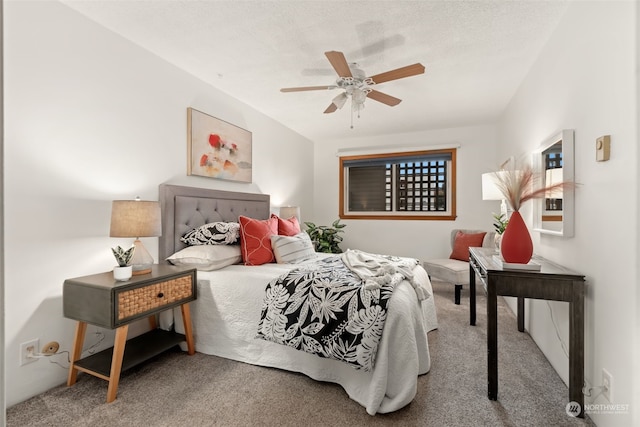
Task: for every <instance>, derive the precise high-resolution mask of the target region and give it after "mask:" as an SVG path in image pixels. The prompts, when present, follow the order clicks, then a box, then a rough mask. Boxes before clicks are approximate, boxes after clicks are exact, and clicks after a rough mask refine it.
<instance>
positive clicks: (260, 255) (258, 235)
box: [238, 215, 278, 265]
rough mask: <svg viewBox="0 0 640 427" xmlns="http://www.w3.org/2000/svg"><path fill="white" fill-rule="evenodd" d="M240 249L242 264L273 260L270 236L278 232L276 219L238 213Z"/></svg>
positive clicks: (256, 263)
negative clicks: (258, 217)
mask: <svg viewBox="0 0 640 427" xmlns="http://www.w3.org/2000/svg"><path fill="white" fill-rule="evenodd" d="M238 221H239V222H240V250H241V252H242V261H243V262H244V265H262V264H266V263H268V262H273V261H274V260H275V256H274V255H273V249H271V236H273V235H274V234H276V235H277V234H278V220H277V219H275V218H269V219H265V220H261V219H254V218H249V217H246V216H242V215H240V216H239V217H238Z"/></svg>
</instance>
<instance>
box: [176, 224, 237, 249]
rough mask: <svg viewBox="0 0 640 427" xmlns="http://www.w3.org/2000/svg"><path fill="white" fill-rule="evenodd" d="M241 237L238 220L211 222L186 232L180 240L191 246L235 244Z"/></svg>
mask: <svg viewBox="0 0 640 427" xmlns="http://www.w3.org/2000/svg"><path fill="white" fill-rule="evenodd" d="M239 238H240V224H239V223H237V222H210V223H209V224H205V225H201V226H200V227H198V228H194V229H193V230H191V231H189V232H188V233H186V234H185V235H184V236H182V237H181V238H180V240H181V241H182V242H184V243H186V244H187V245H189V246H196V245H233V244H234V243H238V239H239Z"/></svg>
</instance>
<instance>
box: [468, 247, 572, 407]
mask: <svg viewBox="0 0 640 427" xmlns="http://www.w3.org/2000/svg"><path fill="white" fill-rule="evenodd" d="M494 255H497V253H496V252H495V250H494V249H485V248H469V304H470V323H471V325H475V324H476V274H477V275H478V277H479V278H480V280H481V281H482V283H483V284H484V287H485V289H486V291H487V358H488V383H489V392H488V395H489V399H491V400H497V399H498V299H497V298H498V295H502V296H510V297H517V298H518V310H517V311H518V330H519V331H520V332H524V299H525V298H534V299H543V300H553V301H565V302H568V303H569V400H570V401H572V402H576V403H578V404H579V405H580V414H579V415H578V416H579V417H584V395H583V394H582V387H583V383H584V276H583V275H581V274H578V273H575V272H573V271H571V270H568V269H566V268H564V267H562V266H559V265H557V264H554V263H552V262H550V261H547V260H546V259H544V258H540V257H536V258H534V260H533V261H534V262H536V263H538V264H540V265H541V268H540V271H531V270H509V269H503V268H502V266H501V265H500V264H499V263H498V262H497V261H496V260H495V259H494Z"/></svg>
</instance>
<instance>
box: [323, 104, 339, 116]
mask: <svg viewBox="0 0 640 427" xmlns="http://www.w3.org/2000/svg"><path fill="white" fill-rule="evenodd" d="M337 109H338V106H337V105H336V104H334V103H333V102H332V103H331V104H329V106H328V107H327V109H326V110H324V113H325V114H329V113H333V112H334V111H336V110H337Z"/></svg>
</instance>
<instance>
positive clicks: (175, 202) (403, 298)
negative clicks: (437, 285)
mask: <svg viewBox="0 0 640 427" xmlns="http://www.w3.org/2000/svg"><path fill="white" fill-rule="evenodd" d="M159 190H160V203H161V208H162V237H161V238H160V242H159V260H160V262H166V261H164V260H166V258H168V257H169V256H170V255H172V254H174V253H176V252H178V251H180V250H181V249H184V248H185V246H186V245H185V244H184V243H183V242H181V241H180V237H181V236H183V235H184V234H185V233H187V232H188V231H190V230H192V229H194V228H195V227H198V226H201V225H203V224H207V223H210V222H216V221H237V220H238V216H239V215H243V216H247V217H251V218H257V219H266V218H268V217H269V216H270V198H269V196H268V195H264V194H253V193H240V192H229V191H221V190H211V189H202V188H194V187H185V186H177V185H169V184H161V185H160V188H159ZM319 256H320V257H321V256H322V255H319ZM334 256H335V255H334ZM294 268H296V265H295V264H276V263H269V264H264V265H261V266H245V265H241V264H235V265H229V266H226V267H224V268H222V269H219V270H215V271H198V273H197V278H198V289H197V292H198V298H197V300H196V301H193V302H192V303H191V314H192V324H193V333H194V340H195V346H196V351H198V352H201V353H205V354H210V355H216V356H219V357H224V358H228V359H232V360H237V361H241V362H245V363H249V364H253V365H259V366H265V367H272V368H279V369H284V370H287V371H292V372H299V373H302V374H305V375H307V376H309V377H310V378H313V379H315V380H318V381H327V382H332V383H336V384H339V385H340V386H341V387H342V388H343V389H344V390H345V391H346V393H347V394H348V395H349V397H350V398H351V399H353V400H354V401H356V402H358V403H359V404H360V405H362V406H363V407H365V409H366V411H367V413H369V414H370V415H375V414H376V413H388V412H393V411H396V410H398V409H400V408H402V407H404V406H406V405H407V404H409V403H410V402H411V401H412V400H413V398H414V397H415V395H416V391H417V381H418V376H419V375H423V374H426V373H427V372H428V371H429V369H430V367H431V359H430V354H429V346H428V339H427V332H429V331H431V330H433V329H435V328H437V318H436V313H435V305H434V302H433V296H432V295H431V284H430V282H429V278H428V275H427V274H426V272H425V271H424V269H423V268H422V267H421V266H420V265H419V264H418V266H416V267H415V269H414V270H413V273H414V281H419V282H420V283H421V284H422V285H423V286H424V287H425V288H427V289H428V291H429V295H428V296H427V298H426V299H425V300H423V301H421V302H420V301H418V299H417V298H416V290H415V289H414V286H412V285H411V284H410V283H409V281H408V280H403V281H402V282H400V283H399V284H398V285H397V286H396V288H395V290H394V291H393V293H392V295H391V298H390V299H389V302H388V315H387V318H386V323H385V326H384V329H383V332H382V336H381V338H380V341H379V344H378V349H377V355H376V359H375V365H374V367H373V369H372V370H370V371H365V370H357V369H354V367H353V366H350V365H349V364H347V363H344V362H342V361H338V360H333V359H329V358H323V357H318V356H316V355H314V354H310V353H305V352H303V351H299V350H296V349H293V348H290V347H288V346H285V345H281V344H277V343H274V342H271V341H266V340H263V339H257V338H256V331H257V329H258V323H259V321H260V315H261V307H262V304H263V299H264V294H265V288H266V285H267V283H268V282H269V281H270V280H271V279H274V278H276V277H279V276H281V275H283V274H285V273H287V272H289V271H290V270H292V269H294ZM180 315H181V313H180V311H179V310H177V311H174V313H173V316H174V318H175V321H174V322H173V324H174V325H175V328H176V330H177V331H178V332H182V331H181V325H182V321H181V320H182V319H181V318H180ZM165 323H166V321H165Z"/></svg>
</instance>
